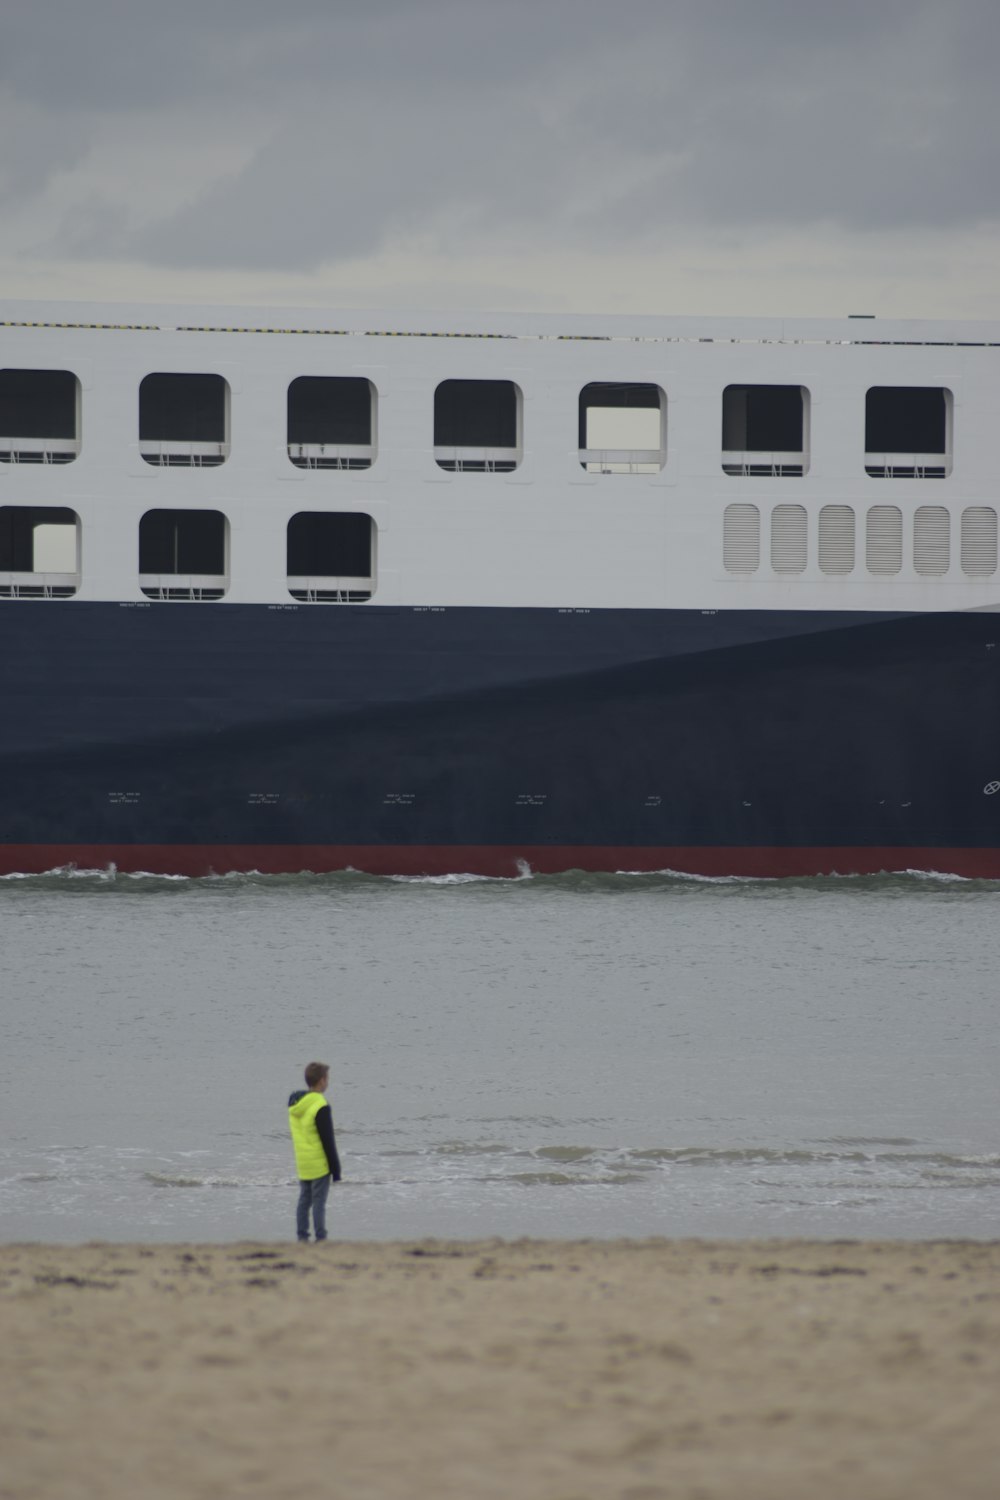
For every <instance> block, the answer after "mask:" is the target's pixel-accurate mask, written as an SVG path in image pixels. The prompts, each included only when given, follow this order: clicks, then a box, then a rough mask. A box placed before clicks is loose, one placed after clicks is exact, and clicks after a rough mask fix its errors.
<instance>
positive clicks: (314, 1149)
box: [288, 1090, 330, 1182]
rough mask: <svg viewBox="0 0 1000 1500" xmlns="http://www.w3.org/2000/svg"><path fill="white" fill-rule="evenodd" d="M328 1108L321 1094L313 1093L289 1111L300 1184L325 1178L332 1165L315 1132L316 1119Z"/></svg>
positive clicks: (311, 1091) (292, 1105)
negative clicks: (321, 1111) (322, 1110)
mask: <svg viewBox="0 0 1000 1500" xmlns="http://www.w3.org/2000/svg"><path fill="white" fill-rule="evenodd" d="M325 1105H326V1100H325V1099H324V1098H323V1095H322V1094H317V1093H316V1092H315V1091H314V1090H310V1091H309V1093H307V1094H303V1096H302V1098H301V1099H300V1100H299V1101H298V1103H296V1104H290V1105H289V1107H288V1124H289V1127H290V1129H291V1132H292V1145H293V1146H294V1147H295V1170H296V1172H297V1174H298V1178H299V1181H300V1182H312V1181H314V1179H315V1178H317V1177H326V1176H327V1174H328V1173H329V1171H330V1163H329V1162H328V1161H327V1159H326V1152H325V1151H324V1150H323V1142H322V1141H321V1140H320V1138H319V1131H318V1130H317V1129H316V1116H317V1115H318V1114H319V1112H320V1110H321V1109H323V1108H324V1107H325Z"/></svg>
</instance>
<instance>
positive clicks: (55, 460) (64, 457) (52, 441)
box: [0, 437, 80, 464]
mask: <svg viewBox="0 0 1000 1500" xmlns="http://www.w3.org/2000/svg"><path fill="white" fill-rule="evenodd" d="M79 451H80V441H79V439H78V438H55V437H0V463H5V464H68V463H72V461H73V459H74V458H76V456H77V454H78V453H79Z"/></svg>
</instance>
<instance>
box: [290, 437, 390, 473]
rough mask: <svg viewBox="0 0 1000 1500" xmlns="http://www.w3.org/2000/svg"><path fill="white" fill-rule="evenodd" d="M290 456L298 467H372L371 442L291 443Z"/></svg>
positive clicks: (373, 454)
mask: <svg viewBox="0 0 1000 1500" xmlns="http://www.w3.org/2000/svg"><path fill="white" fill-rule="evenodd" d="M288 457H289V458H290V459H291V461H292V463H293V464H294V465H295V466H296V468H298V469H370V468H371V466H372V463H373V462H374V459H375V449H374V448H373V446H372V444H371V443H289V444H288Z"/></svg>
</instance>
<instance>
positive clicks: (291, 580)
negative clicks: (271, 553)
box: [287, 510, 375, 604]
mask: <svg viewBox="0 0 1000 1500" xmlns="http://www.w3.org/2000/svg"><path fill="white" fill-rule="evenodd" d="M287 563H288V590H289V593H290V594H291V595H292V596H293V598H295V599H301V600H303V601H305V602H307V603H311V604H317V603H323V604H353V603H360V602H362V601H363V600H365V599H370V598H371V596H372V593H373V591H374V588H375V523H374V521H373V520H372V518H371V516H368V515H364V514H363V513H361V512H359V511H312V510H303V511H299V513H298V514H297V515H294V516H293V517H292V519H291V520H290V521H289V523H288V553H287Z"/></svg>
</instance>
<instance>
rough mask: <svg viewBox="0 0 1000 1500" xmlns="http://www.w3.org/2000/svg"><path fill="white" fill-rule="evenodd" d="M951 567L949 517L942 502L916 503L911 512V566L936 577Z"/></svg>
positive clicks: (929, 576)
mask: <svg viewBox="0 0 1000 1500" xmlns="http://www.w3.org/2000/svg"><path fill="white" fill-rule="evenodd" d="M950 566H951V516H950V515H949V514H948V511H947V510H946V509H945V507H944V506H943V505H918V506H917V508H916V510H915V511H914V513H913V568H914V571H915V572H917V573H919V574H920V575H921V577H924V578H939V577H941V576H942V574H944V573H947V571H948V569H949V567H950Z"/></svg>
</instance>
